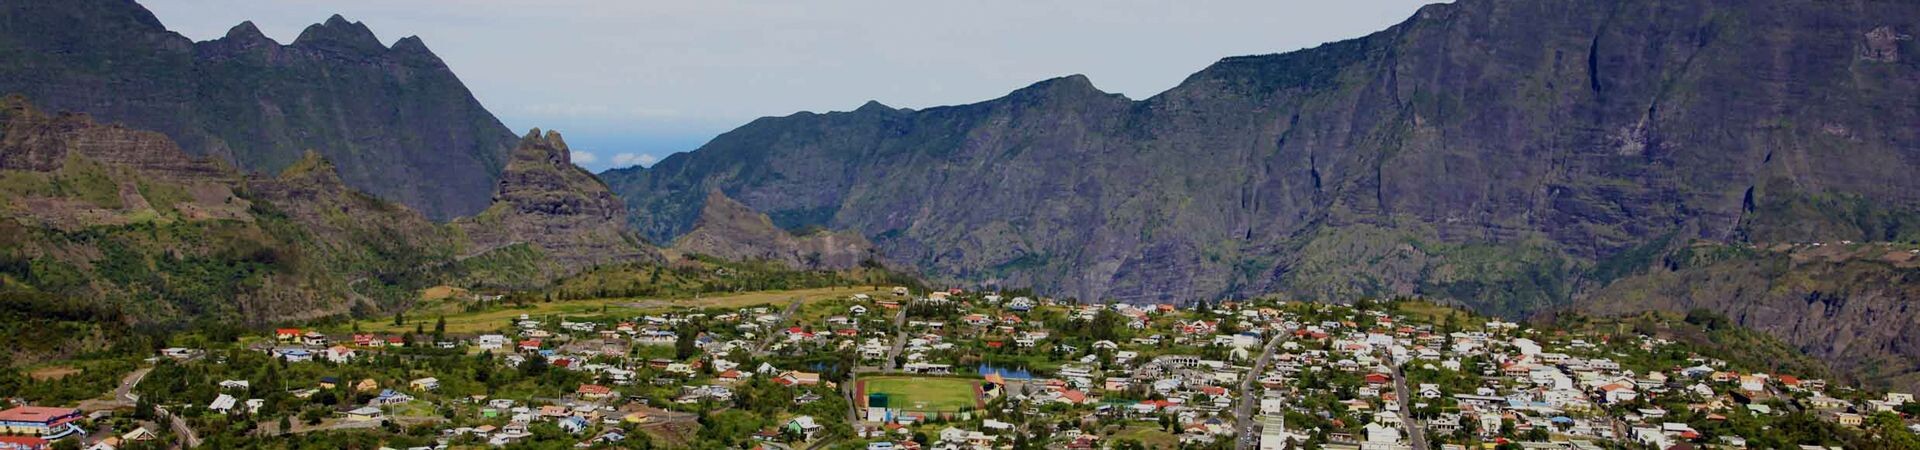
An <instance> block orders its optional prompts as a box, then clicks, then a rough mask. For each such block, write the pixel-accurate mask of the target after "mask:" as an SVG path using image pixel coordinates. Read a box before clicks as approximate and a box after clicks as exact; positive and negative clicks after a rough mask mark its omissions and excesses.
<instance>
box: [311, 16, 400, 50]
mask: <svg viewBox="0 0 1920 450" xmlns="http://www.w3.org/2000/svg"><path fill="white" fill-rule="evenodd" d="M293 45H296V46H320V47H331V48H337V49H356V50H372V49H385V48H386V45H383V44H381V43H380V37H379V36H375V35H374V34H373V30H372V29H369V28H367V25H366V24H365V23H361V22H350V21H348V20H347V18H346V17H341V16H340V15H339V14H334V15H333V17H328V18H327V21H326V22H322V23H317V24H313V25H309V26H307V29H306V30H305V31H301V32H300V37H299V38H296V39H294V40H293Z"/></svg>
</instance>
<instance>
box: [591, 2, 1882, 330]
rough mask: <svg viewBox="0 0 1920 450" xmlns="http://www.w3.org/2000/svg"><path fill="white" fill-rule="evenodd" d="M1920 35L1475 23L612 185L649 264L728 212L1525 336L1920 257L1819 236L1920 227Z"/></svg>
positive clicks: (1164, 285) (1034, 265) (1177, 292)
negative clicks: (1671, 277) (1350, 301)
mask: <svg viewBox="0 0 1920 450" xmlns="http://www.w3.org/2000/svg"><path fill="white" fill-rule="evenodd" d="M1916 27H1920V4H1913V3H1911V2H1885V1H1865V0H1855V1H1839V2H1820V1H1805V0H1763V1H1717V0H1636V1H1618V2H1615V1H1570V0H1562V1H1549V2H1539V1H1518V0H1463V1H1460V2H1457V3H1454V4H1448V5H1432V6H1429V7H1426V8H1423V9H1421V10H1420V12H1419V13H1418V14H1416V15H1415V16H1414V17H1413V18H1411V19H1409V20H1407V21H1406V22H1404V23H1401V24H1399V25H1396V26H1394V27H1392V28H1390V29H1387V30H1385V31H1382V32H1379V33H1375V34H1373V35H1369V36H1366V37H1363V38H1359V39H1355V40H1350V41H1343V42H1335V43H1330V44H1326V45H1323V46H1320V47H1317V48H1313V49H1308V50H1302V51H1297V52H1292V53H1285V54H1277V55H1263V56H1246V57H1235V58H1227V59H1224V60H1221V61H1219V62H1218V63H1216V64H1214V65H1213V66H1211V67H1208V68H1206V69H1205V70H1202V71H1200V72H1199V73H1196V74H1194V75H1193V76H1191V77H1189V78H1188V79H1187V80H1186V81H1185V82H1183V83H1182V84H1180V85H1179V86H1177V87H1175V88H1173V89H1171V90H1169V91H1167V92H1165V93H1162V94H1160V95H1157V96H1154V97H1152V98H1148V99H1145V100H1139V101H1135V100H1130V99H1126V98H1123V97H1121V96H1118V95H1112V94H1106V93H1102V92H1100V91H1099V90H1098V89H1096V88H1095V87H1094V86H1093V85H1092V84H1091V82H1090V81H1089V80H1087V79H1086V78H1084V77H1079V76H1072V77H1065V78H1059V79H1054V80H1048V81H1045V82H1041V83H1038V84H1035V85H1033V86H1031V87H1028V88H1025V89H1021V90H1019V91H1016V92H1013V93H1012V94H1010V95H1008V96H1006V97H1003V98H999V99H995V100H991V101H986V102H982V103H976V104H970V105H961V106H952V107H938V108H929V109H925V110H917V111H915V110H898V109H893V108H888V107H885V106H883V105H879V104H877V103H869V104H868V105H865V106H862V107H861V108H859V109H857V110H854V111H851V112H843V113H828V114H813V113H800V114H795V115H792V116H787V117H779V118H765V119H760V120H757V121H754V122H753V123H750V124H748V125H746V126H743V127H741V128H739V129H736V130H734V131H732V132H729V133H727V134H725V135H722V136H720V137H718V138H716V139H715V140H713V141H712V142H710V143H709V144H707V145H705V146H703V147H702V148H700V149H698V150H696V151H694V152H690V153H687V154H682V155H676V156H674V157H670V158H668V159H667V160H665V161H662V162H661V163H659V164H658V165H656V166H654V167H652V168H649V169H627V170H617V171H611V172H608V173H605V174H603V176H604V177H605V178H606V179H607V180H608V183H609V184H610V185H612V186H614V187H615V190H616V191H617V192H618V193H619V194H620V195H621V196H622V197H623V198H625V199H627V201H628V203H629V205H630V206H631V207H632V208H631V209H632V210H633V211H634V217H633V219H632V221H633V223H634V224H635V225H636V226H637V227H638V228H640V229H641V230H642V232H643V233H645V234H646V235H647V236H648V237H650V238H652V239H655V240H659V241H664V240H668V239H672V238H675V237H678V236H680V235H682V234H685V233H687V232H688V231H689V230H691V229H693V227H694V224H695V223H696V222H697V218H698V217H699V212H700V211H701V210H702V206H701V205H702V204H703V203H704V202H703V199H704V198H705V195H706V192H708V191H710V190H716V189H717V190H719V191H721V192H724V193H725V195H726V196H727V197H730V198H733V199H736V200H738V201H740V202H741V203H743V204H745V205H746V206H748V207H751V208H752V209H753V210H757V211H761V212H765V213H767V214H768V215H769V216H770V217H771V218H772V221H773V222H774V223H775V224H776V225H778V226H779V227H781V228H789V229H791V228H799V227H805V226H823V227H826V228H831V229H851V230H858V231H859V232H860V233H862V234H864V235H866V236H869V237H871V238H872V239H873V240H874V242H875V243H876V244H877V245H878V246H879V248H880V249H881V252H882V254H883V256H885V257H886V258H887V259H889V260H891V261H892V262H894V263H896V264H904V265H907V266H911V267H915V268H918V269H920V270H923V271H926V272H929V273H930V274H931V275H933V276H936V277H939V278H944V279H948V280H956V281H965V282H976V283H982V284H1000V285H1014V286H1027V285H1031V286H1034V287H1036V288H1040V289H1043V290H1049V291H1052V292H1053V293H1056V294H1063V295H1070V296H1077V297H1080V298H1083V299H1091V298H1103V299H1115V300H1154V301H1158V300H1172V301H1182V300H1192V299H1196V298H1209V297H1220V296H1232V295H1249V294H1256V293H1264V292H1283V293H1289V294H1294V295H1299V296H1304V297H1309V298H1328V297H1345V296H1352V295H1393V294H1422V295H1428V296H1433V297H1439V298H1443V299H1448V300H1454V301H1459V302H1462V303H1465V304H1467V305H1471V306H1476V307H1479V308H1481V309H1482V310H1487V311H1493V312H1504V313H1515V312H1519V311H1525V310H1531V309H1537V308H1540V307H1543V306H1547V305H1551V304H1555V303H1558V302H1564V301H1567V300H1568V299H1571V298H1572V297H1573V296H1574V294H1575V293H1576V292H1577V291H1581V290H1583V289H1588V288H1590V287H1591V286H1592V285H1594V284H1596V283H1599V282H1603V281H1605V280H1602V279H1600V278H1598V277H1597V276H1596V275H1595V274H1594V273H1593V271H1594V270H1596V269H1597V268H1599V267H1603V266H1610V264H1609V260H1611V259H1613V258H1615V257H1617V256H1618V255H1622V254H1625V253H1628V252H1630V251H1631V250H1633V249H1636V248H1638V247H1639V246H1642V245H1644V244H1647V243H1648V242H1650V241H1652V240H1655V239H1657V238H1660V237H1662V236H1667V237H1670V238H1672V239H1674V240H1675V241H1677V242H1684V241H1686V240H1687V239H1691V238H1700V239H1708V240H1741V239H1768V240H1791V239H1797V238H1812V237H1833V236H1843V237H1848V238H1853V239H1861V240H1866V239H1869V238H1871V239H1884V238H1886V237H1887V236H1898V235H1906V234H1905V233H1907V231H1906V229H1905V228H1902V227H1905V226H1906V225H1903V224H1899V223H1896V224H1894V225H1895V226H1892V227H1889V226H1884V225H1882V224H1880V223H1877V222H1873V221H1853V220H1817V219H1818V218H1820V217H1828V216H1832V215H1833V214H1831V212H1832V211H1829V210H1823V209H1821V208H1827V207H1851V206H1847V205H1854V204H1855V203H1857V204H1858V205H1856V206H1860V208H1864V209H1865V210H1872V211H1870V212H1871V213H1872V214H1876V215H1880V216H1886V217H1893V216H1899V215H1900V213H1899V212H1900V211H1912V210H1913V209H1914V208H1915V206H1916V205H1920V189H1916V188H1920V178H1915V177H1912V176H1910V174H1911V173H1913V172H1914V169H1916V168H1917V167H1920V153H1916V151H1915V150H1914V149H1916V148H1920V146H1917V145H1915V144H1916V143H1920V136H1916V135H1915V133H1920V129H1916V128H1914V127H1912V126H1911V124H1912V123H1915V122H1916V120H1920V107H1917V105H1916V103H1915V100H1914V99H1916V98H1920V89H1916V87H1920V70H1916V69H1920V58H1916V57H1915V52H1916V50H1917V48H1916V45H1917V44H1916V43H1915V42H1914V41H1913V40H1912V39H1911V36H1912V35H1914V34H1916V33H1920V28H1916ZM1834 199H1838V200H1834ZM1850 202H1851V203H1850ZM1769 205H1784V206H1781V207H1769ZM1795 205H1799V206H1795ZM1823 205H1824V206H1823ZM1802 206H1805V207H1802Z"/></svg>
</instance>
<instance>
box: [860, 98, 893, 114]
mask: <svg viewBox="0 0 1920 450" xmlns="http://www.w3.org/2000/svg"><path fill="white" fill-rule="evenodd" d="M893 111H894V109H893V107H891V106H887V105H886V104H884V103H880V101H879V100H867V102H866V103H863V104H861V105H860V107H859V108H855V109H854V110H853V112H893Z"/></svg>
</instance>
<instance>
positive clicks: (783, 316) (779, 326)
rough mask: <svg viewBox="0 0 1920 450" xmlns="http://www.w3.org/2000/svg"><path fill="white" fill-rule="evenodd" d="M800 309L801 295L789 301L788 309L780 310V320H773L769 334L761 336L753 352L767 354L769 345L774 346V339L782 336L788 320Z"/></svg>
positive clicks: (759, 354)
mask: <svg viewBox="0 0 1920 450" xmlns="http://www.w3.org/2000/svg"><path fill="white" fill-rule="evenodd" d="M799 310H800V297H794V298H793V302H791V303H787V309H784V310H781V311H780V320H778V321H775V322H773V324H772V325H770V326H768V328H767V335H766V336H762V337H761V338H760V343H759V344H758V345H755V346H754V348H753V354H754V355H758V356H766V355H767V347H770V346H772V345H773V340H774V339H775V338H777V337H779V336H781V334H782V332H783V331H786V328H787V321H789V320H793V313H794V312H795V311H799Z"/></svg>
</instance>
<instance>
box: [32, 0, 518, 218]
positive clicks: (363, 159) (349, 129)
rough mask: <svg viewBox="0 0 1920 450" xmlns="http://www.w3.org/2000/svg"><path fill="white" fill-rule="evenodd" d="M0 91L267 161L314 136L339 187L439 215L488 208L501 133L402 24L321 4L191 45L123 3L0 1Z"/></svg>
mask: <svg viewBox="0 0 1920 450" xmlns="http://www.w3.org/2000/svg"><path fill="white" fill-rule="evenodd" d="M0 60H3V61H7V63H6V64H0V93H21V94H26V95H27V96H28V97H30V98H33V99H34V101H36V102H39V103H40V104H41V105H42V106H44V107H46V108H47V109H49V110H56V111H77V112H86V113H90V114H92V115H93V116H95V117H97V118H99V119H100V120H102V121H106V122H117V123H124V124H127V125H129V126H131V127H134V128H140V129H148V130H155V131H159V132H162V133H165V134H166V135H168V136H170V137H172V138H173V140H174V141H176V142H178V143H179V144H180V146H181V147H182V148H184V149H186V150H187V151H188V152H189V153H192V154H195V155H205V156H214V157H217V158H219V159H223V160H226V161H228V162H230V163H233V164H235V165H237V166H239V167H240V168H243V169H248V170H252V171H257V172H264V173H277V172H279V171H280V170H282V169H284V168H286V167H287V166H289V165H291V164H294V163H295V162H296V161H299V160H300V159H301V156H302V154H303V153H305V152H306V151H307V150H309V149H316V150H318V151H319V152H321V154H322V155H323V156H325V157H326V158H327V159H328V160H331V161H333V162H334V163H335V164H337V165H338V169H339V171H340V175H341V178H342V179H343V180H344V181H345V182H346V183H347V185H348V186H351V187H353V188H356V189H359V190H363V191H366V192H371V193H373V194H374V195H376V196H379V197H381V198H384V199H389V200H394V201H399V202H401V203H404V204H407V205H411V206H413V207H415V208H417V209H419V210H421V211H423V212H425V213H427V215H428V216H429V217H432V218H435V219H440V220H444V219H450V218H452V217H456V216H462V215H469V214H473V213H476V212H478V211H480V210H481V209H483V208H485V207H486V206H487V205H488V201H489V199H488V196H487V194H488V193H489V192H491V189H492V188H493V186H494V183H495V181H496V180H497V179H498V177H499V174H500V170H501V168H502V166H503V165H504V164H505V162H506V152H507V150H509V149H510V148H511V146H512V144H513V134H512V132H510V131H508V130H507V128H506V127H504V126H502V125H501V124H500V122H499V121H498V120H497V119H495V118H494V117H493V115H492V114H490V113H488V112H487V111H486V109H484V108H482V107H481V106H480V104H479V102H478V101H476V100H475V99H474V98H473V95H472V94H471V93H470V92H468V91H467V89H466V87H465V86H464V85H462V84H461V82H460V80H459V79H458V78H457V77H455V76H454V74H453V72H452V71H451V70H449V69H448V68H447V66H446V64H445V63H443V62H442V61H441V60H440V59H439V57H437V56H435V55H434V54H433V52H431V51H429V50H428V49H427V47H426V45H425V44H424V43H423V42H422V41H421V40H420V39H419V38H417V37H408V38H404V39H401V40H399V41H398V42H396V43H395V44H394V45H393V46H392V47H388V46H386V45H384V44H382V43H381V42H380V40H379V39H378V38H377V37H375V36H374V34H373V32H372V31H370V30H369V29H367V27H366V26H365V25H363V24H360V23H358V22H350V21H347V20H346V19H344V18H341V17H339V16H334V17H332V18H330V19H328V20H327V21H326V22H324V23H320V24H316V25H313V26H311V27H308V28H307V29H306V31H305V32H303V33H301V34H300V36H299V38H297V39H295V40H294V41H293V43H291V44H287V45H281V44H280V43H277V42H274V41H273V40H271V39H268V38H267V37H266V36H265V35H263V34H261V33H260V30H259V29H257V28H255V27H254V26H253V24H252V23H242V24H240V25H238V26H235V27H233V29H232V30H231V31H229V32H228V33H227V35H226V36H225V37H223V38H220V39H217V40H212V41H206V42H198V43H196V42H192V41H191V40H189V39H187V38H186V37H183V36H181V35H179V34H176V33H173V32H171V31H168V30H167V29H166V28H165V27H164V26H162V25H161V23H160V22H159V21H158V20H157V19H155V18H154V17H153V15H152V14H151V13H149V12H148V11H147V10H146V9H145V8H143V7H141V6H140V5H138V4H136V3H134V2H133V1H132V0H72V1H55V2H41V1H23V2H6V3H4V4H0Z"/></svg>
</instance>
